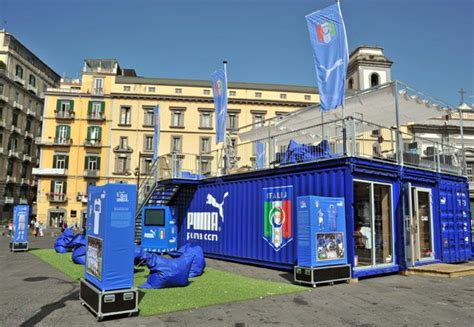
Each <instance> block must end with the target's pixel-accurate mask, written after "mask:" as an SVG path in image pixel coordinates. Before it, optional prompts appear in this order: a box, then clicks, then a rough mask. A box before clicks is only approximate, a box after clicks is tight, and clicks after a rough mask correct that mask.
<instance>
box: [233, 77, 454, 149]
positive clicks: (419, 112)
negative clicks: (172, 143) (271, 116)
mask: <svg viewBox="0 0 474 327" xmlns="http://www.w3.org/2000/svg"><path fill="white" fill-rule="evenodd" d="M397 83H398V93H399V97H398V99H399V103H398V113H399V124H400V125H407V124H410V123H420V124H421V123H428V120H429V119H431V118H435V117H439V116H441V115H443V114H446V113H447V112H446V110H448V109H454V110H457V109H455V108H453V107H451V106H449V105H448V104H446V103H444V102H442V101H440V100H437V99H434V98H432V97H429V96H426V95H424V94H423V93H421V92H418V91H416V90H414V89H412V88H410V87H409V86H407V85H405V84H402V83H400V82H397ZM395 100H396V99H395V82H390V83H387V84H383V85H379V86H377V87H374V88H371V89H367V90H363V91H360V92H357V93H355V94H353V95H350V96H348V97H346V101H345V106H344V116H345V117H349V116H352V117H354V118H358V119H361V120H364V121H367V122H370V123H373V124H376V125H380V126H383V127H387V128H388V127H392V126H397V113H396V109H395V108H396V106H395ZM342 117H343V116H342V109H341V108H338V109H335V110H332V111H329V112H325V113H322V112H321V111H320V110H319V105H315V106H310V107H306V108H303V109H300V110H298V111H295V112H293V113H291V114H290V115H288V116H286V117H283V118H281V119H279V120H278V121H274V122H272V123H270V124H266V125H265V126H263V127H259V128H254V129H252V130H250V131H247V132H244V133H241V134H240V139H241V140H242V141H255V140H260V139H265V138H268V136H269V135H271V136H277V135H282V134H287V133H289V132H291V131H296V130H302V129H303V130H305V129H308V131H307V132H308V134H311V132H310V128H311V127H313V126H317V125H320V124H322V123H323V122H329V121H334V120H338V119H341V118H342ZM311 137H312V138H314V135H311Z"/></svg>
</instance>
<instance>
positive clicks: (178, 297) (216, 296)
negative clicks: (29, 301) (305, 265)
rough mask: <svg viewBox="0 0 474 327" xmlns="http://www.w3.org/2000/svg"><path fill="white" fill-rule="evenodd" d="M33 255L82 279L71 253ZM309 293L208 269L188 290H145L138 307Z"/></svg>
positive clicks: (141, 277) (140, 278)
mask: <svg viewBox="0 0 474 327" xmlns="http://www.w3.org/2000/svg"><path fill="white" fill-rule="evenodd" d="M31 253H33V254H34V255H36V256H37V257H39V258H40V259H41V260H43V261H45V262H47V263H49V264H50V265H51V266H53V267H54V268H56V269H58V270H59V271H61V272H63V273H64V274H66V275H67V276H69V277H70V278H72V279H73V280H79V279H80V278H81V277H82V276H83V273H84V267H83V266H81V265H75V264H74V263H73V262H72V260H71V254H70V253H66V254H58V253H56V252H55V251H54V250H52V249H42V250H33V251H31ZM139 270H140V272H137V273H136V274H135V286H137V287H138V286H139V285H141V284H142V283H143V282H145V281H146V277H147V275H148V269H147V268H140V269H139ZM307 290H308V288H307V287H301V286H296V285H291V284H283V283H276V282H271V281H266V280H260V279H253V278H249V277H243V276H240V275H236V274H233V273H229V272H225V271H220V270H217V269H212V268H206V271H205V273H204V274H203V275H202V276H199V277H196V278H192V279H191V283H190V285H188V286H186V287H174V288H166V289H159V290H143V292H144V293H145V295H144V297H143V299H142V300H141V302H140V304H139V308H140V315H142V316H151V315H158V314H164V313H169V312H174V311H181V310H190V309H197V308H202V307H207V306H211V305H216V304H222V303H230V302H236V301H245V300H251V299H258V298H262V297H267V296H272V295H279V294H287V293H294V292H301V291H307Z"/></svg>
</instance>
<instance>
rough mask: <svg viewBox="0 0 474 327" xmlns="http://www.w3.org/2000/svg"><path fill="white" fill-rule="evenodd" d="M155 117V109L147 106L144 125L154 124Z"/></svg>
mask: <svg viewBox="0 0 474 327" xmlns="http://www.w3.org/2000/svg"><path fill="white" fill-rule="evenodd" d="M154 117H155V113H154V110H153V109H152V108H146V109H145V116H144V121H143V125H144V126H154V124H153V123H154Z"/></svg>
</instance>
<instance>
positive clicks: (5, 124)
mask: <svg viewBox="0 0 474 327" xmlns="http://www.w3.org/2000/svg"><path fill="white" fill-rule="evenodd" d="M6 126H7V122H6V121H4V120H0V128H5V127H6Z"/></svg>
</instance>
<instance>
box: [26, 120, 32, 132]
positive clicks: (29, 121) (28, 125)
mask: <svg viewBox="0 0 474 327" xmlns="http://www.w3.org/2000/svg"><path fill="white" fill-rule="evenodd" d="M31 124H32V122H31V119H27V120H26V127H25V131H26V132H31Z"/></svg>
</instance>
